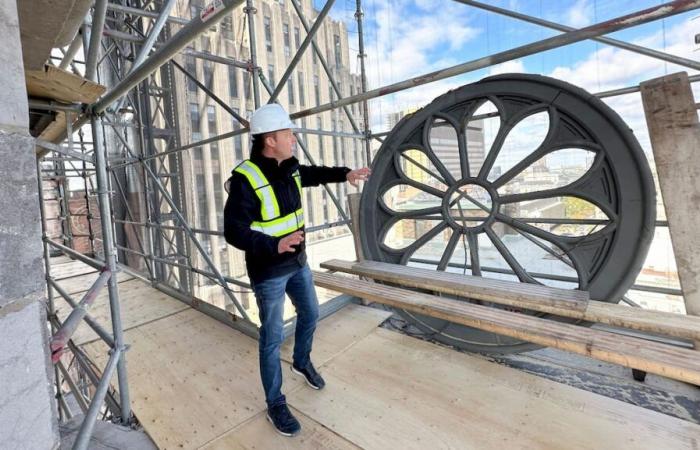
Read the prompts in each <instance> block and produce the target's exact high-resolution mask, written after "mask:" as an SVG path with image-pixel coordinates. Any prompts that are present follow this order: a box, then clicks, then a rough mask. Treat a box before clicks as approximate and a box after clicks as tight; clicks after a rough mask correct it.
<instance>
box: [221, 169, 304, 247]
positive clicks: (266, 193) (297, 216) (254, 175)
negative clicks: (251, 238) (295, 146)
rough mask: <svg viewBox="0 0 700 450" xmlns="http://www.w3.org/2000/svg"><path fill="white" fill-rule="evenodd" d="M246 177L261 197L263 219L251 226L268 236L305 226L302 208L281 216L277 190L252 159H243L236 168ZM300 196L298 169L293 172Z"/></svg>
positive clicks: (281, 234)
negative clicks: (276, 194)
mask: <svg viewBox="0 0 700 450" xmlns="http://www.w3.org/2000/svg"><path fill="white" fill-rule="evenodd" d="M234 171H235V172H238V173H240V174H242V175H243V176H245V177H246V179H247V180H248V182H249V183H250V186H251V187H252V188H253V190H254V191H255V194H256V195H257V196H258V198H259V199H260V216H261V217H262V221H259V222H258V221H255V222H253V223H252V224H251V225H250V228H251V229H252V230H255V231H260V232H261V233H265V234H267V235H268V236H275V237H278V236H283V235H285V234H288V233H291V232H293V231H296V230H298V229H300V228H301V227H303V226H304V213H303V210H302V209H301V208H299V209H298V210H296V211H295V212H293V213H290V214H287V215H286V216H284V217H280V208H279V203H278V202H277V197H276V196H275V191H274V190H273V189H272V186H271V185H270V183H269V182H268V181H267V178H266V177H265V175H264V174H263V173H262V171H261V170H260V168H259V167H258V166H257V165H256V164H255V163H253V162H252V161H250V160H246V161H243V162H242V163H241V164H240V165H239V166H238V167H236V168H235V169H234ZM292 177H293V178H294V181H295V182H296V185H297V188H298V189H299V196H300V197H301V193H302V192H301V175H300V174H299V171H298V170H296V171H294V173H293V174H292Z"/></svg>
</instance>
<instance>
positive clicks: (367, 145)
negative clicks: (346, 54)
mask: <svg viewBox="0 0 700 450" xmlns="http://www.w3.org/2000/svg"><path fill="white" fill-rule="evenodd" d="M363 16H364V13H363V12H362V1H361V0H357V10H356V11H355V19H357V42H358V46H359V48H358V51H359V53H358V54H357V57H358V58H360V83H361V85H362V86H361V87H362V94H366V93H367V70H366V69H365V58H366V57H367V54H366V53H365V38H364V34H363V31H362V17H363ZM362 115H363V116H364V119H365V120H364V122H365V154H366V158H367V166H368V167H369V166H371V164H372V150H371V149H370V135H371V132H370V130H369V108H368V107H367V99H365V100H364V101H363V102H362Z"/></svg>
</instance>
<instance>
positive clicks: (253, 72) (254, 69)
mask: <svg viewBox="0 0 700 450" xmlns="http://www.w3.org/2000/svg"><path fill="white" fill-rule="evenodd" d="M244 11H245V13H246V16H247V17H248V37H249V40H250V67H249V69H248V70H250V75H249V76H250V82H251V83H252V84H253V102H254V103H253V104H254V105H255V109H258V108H259V107H260V86H258V77H257V75H258V74H259V73H261V72H260V68H259V67H258V50H257V48H256V45H257V44H256V42H255V14H256V13H257V12H258V10H257V9H255V6H254V5H253V0H246V7H245V9H244Z"/></svg>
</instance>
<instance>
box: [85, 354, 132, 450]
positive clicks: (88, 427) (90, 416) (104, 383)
mask: <svg viewBox="0 0 700 450" xmlns="http://www.w3.org/2000/svg"><path fill="white" fill-rule="evenodd" d="M110 352H111V356H110V357H109V361H108V362H107V366H106V367H105V370H104V372H103V374H102V379H101V380H100V383H99V384H98V385H97V389H96V390H95V395H94V396H93V397H92V403H90V408H89V409H88V411H87V413H86V414H85V418H84V419H83V423H82V425H80V430H79V431H78V435H77V437H76V439H75V443H74V444H73V448H74V449H76V450H85V449H87V448H88V444H89V443H90V436H92V430H93V428H94V427H95V421H96V420H97V415H98V414H99V412H100V408H101V406H102V401H103V400H104V399H105V397H106V395H107V390H108V389H109V381H110V379H111V378H112V375H113V374H114V369H115V368H116V369H117V376H118V371H119V364H120V362H123V361H124V358H123V355H124V347H117V348H113V349H111V350H110ZM120 381H121V378H120ZM120 385H121V383H120ZM119 394H120V395H121V394H122V393H121V389H120V392H119ZM121 406H122V418H123V417H124V416H126V415H127V414H129V413H130V410H129V408H128V405H124V403H122V405H121ZM125 407H126V409H125Z"/></svg>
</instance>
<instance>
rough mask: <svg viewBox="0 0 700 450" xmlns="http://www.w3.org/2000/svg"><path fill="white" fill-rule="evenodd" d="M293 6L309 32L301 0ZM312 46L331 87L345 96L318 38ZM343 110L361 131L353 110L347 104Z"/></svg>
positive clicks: (293, 0) (312, 42)
mask: <svg viewBox="0 0 700 450" xmlns="http://www.w3.org/2000/svg"><path fill="white" fill-rule="evenodd" d="M291 3H292V6H293V7H294V10H295V11H296V13H297V16H298V17H299V21H300V22H301V26H302V27H304V30H305V31H306V32H307V33H309V30H310V27H309V22H308V21H307V20H306V17H305V16H304V11H302V9H301V6H299V2H298V1H297V0H292V2H291ZM311 47H312V48H313V51H314V53H316V56H317V57H318V61H319V63H320V64H321V67H322V68H323V71H324V72H326V75H327V76H328V81H330V83H331V87H332V88H333V90H334V91H335V95H336V96H337V97H338V98H343V95H342V94H343V93H342V92H340V87H338V83H336V81H335V77H334V76H333V72H332V71H331V69H330V67H328V62H327V61H326V57H325V56H323V52H322V51H321V49H320V48H319V46H318V44H317V43H316V39H313V40H312V41H311ZM343 111H344V112H345V115H346V116H347V117H348V120H349V121H350V126H352V129H353V130H354V131H355V133H360V127H358V126H357V122H356V121H355V118H354V117H353V115H352V112H351V111H350V109H349V108H348V107H347V106H343Z"/></svg>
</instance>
